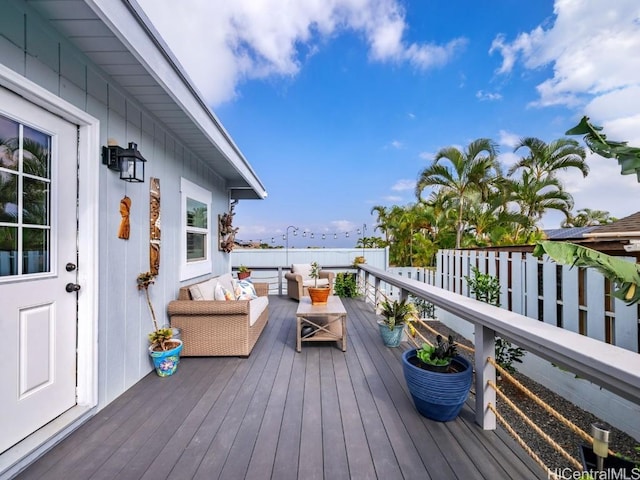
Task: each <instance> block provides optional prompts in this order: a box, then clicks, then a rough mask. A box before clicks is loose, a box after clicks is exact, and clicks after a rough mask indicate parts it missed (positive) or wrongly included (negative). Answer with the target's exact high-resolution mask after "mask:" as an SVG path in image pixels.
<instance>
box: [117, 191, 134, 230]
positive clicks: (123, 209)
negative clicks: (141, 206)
mask: <svg viewBox="0 0 640 480" xmlns="http://www.w3.org/2000/svg"><path fill="white" fill-rule="evenodd" d="M130 210H131V199H130V198H129V197H127V196H126V195H125V196H124V198H123V199H122V200H120V216H121V217H122V218H121V219H120V228H119V229H118V238H121V239H123V240H129V233H130V232H131V226H130V224H129V211H130Z"/></svg>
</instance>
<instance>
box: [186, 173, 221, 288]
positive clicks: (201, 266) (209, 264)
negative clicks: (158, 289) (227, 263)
mask: <svg viewBox="0 0 640 480" xmlns="http://www.w3.org/2000/svg"><path fill="white" fill-rule="evenodd" d="M180 196H181V199H180V200H181V202H180V205H181V207H180V236H181V241H180V280H181V281H182V280H189V279H191V278H195V277H200V276H202V275H206V274H208V273H211V272H212V271H213V259H212V248H211V245H212V241H211V239H212V238H213V237H212V222H211V210H212V203H213V200H212V198H213V197H212V194H211V192H210V191H209V190H206V189H204V188H202V187H200V186H199V185H196V184H195V183H193V182H190V181H189V180H187V179H186V178H180ZM187 198H191V199H193V200H196V201H198V202H200V203H204V204H205V205H206V206H207V232H206V235H207V238H206V241H205V245H206V251H205V259H204V260H198V261H191V262H188V261H187Z"/></svg>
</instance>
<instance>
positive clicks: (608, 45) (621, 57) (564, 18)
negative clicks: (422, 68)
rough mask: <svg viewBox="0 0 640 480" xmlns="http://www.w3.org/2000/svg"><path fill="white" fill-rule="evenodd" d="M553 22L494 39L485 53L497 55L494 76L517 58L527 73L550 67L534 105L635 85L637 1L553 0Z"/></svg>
mask: <svg viewBox="0 0 640 480" xmlns="http://www.w3.org/2000/svg"><path fill="white" fill-rule="evenodd" d="M554 12H555V14H556V18H555V22H554V23H553V25H551V26H550V27H549V28H548V29H546V30H545V29H544V28H543V27H542V26H539V27H537V28H536V29H534V30H533V31H531V32H530V33H521V34H520V35H518V37H517V38H516V39H515V40H514V41H513V42H511V43H508V42H507V41H506V38H505V37H504V35H498V36H497V37H496V38H495V39H494V41H493V44H492V45H491V49H490V50H489V53H493V52H496V51H497V52H500V53H501V54H502V57H503V62H502V66H501V67H500V69H499V70H498V73H510V72H511V71H512V70H513V69H514V67H515V65H516V63H517V61H518V59H520V60H521V61H522V63H523V65H524V67H526V68H528V69H538V68H540V67H543V66H548V65H551V66H552V68H553V76H552V77H551V78H549V79H547V80H545V81H544V82H542V83H541V84H540V85H538V87H537V89H538V93H539V95H540V99H539V101H538V102H536V104H537V105H539V106H549V105H558V104H564V105H568V106H577V105H580V104H583V103H584V102H585V101H586V100H588V99H589V98H591V97H593V96H596V97H597V96H600V95H606V94H609V93H611V92H613V91H616V90H625V89H629V88H634V87H637V86H638V85H639V84H640V56H639V55H638V54H637V52H638V51H640V28H639V25H640V2H638V1H637V0H616V1H615V2H607V3H606V4H604V3H602V2H588V1H581V0H556V2H555V7H554Z"/></svg>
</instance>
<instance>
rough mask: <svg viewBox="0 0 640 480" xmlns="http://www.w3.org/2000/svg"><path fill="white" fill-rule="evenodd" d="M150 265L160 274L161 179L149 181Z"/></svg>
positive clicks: (152, 269)
mask: <svg viewBox="0 0 640 480" xmlns="http://www.w3.org/2000/svg"><path fill="white" fill-rule="evenodd" d="M149 267H150V271H151V273H153V274H154V275H158V272H159V270H160V179H159V178H153V177H151V180H150V182H149Z"/></svg>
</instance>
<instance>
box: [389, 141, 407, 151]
mask: <svg viewBox="0 0 640 480" xmlns="http://www.w3.org/2000/svg"><path fill="white" fill-rule="evenodd" d="M390 145H391V146H392V147H393V148H395V149H396V150H401V149H403V148H404V144H403V143H402V142H401V141H399V140H393V141H392V142H391V143H390Z"/></svg>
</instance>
